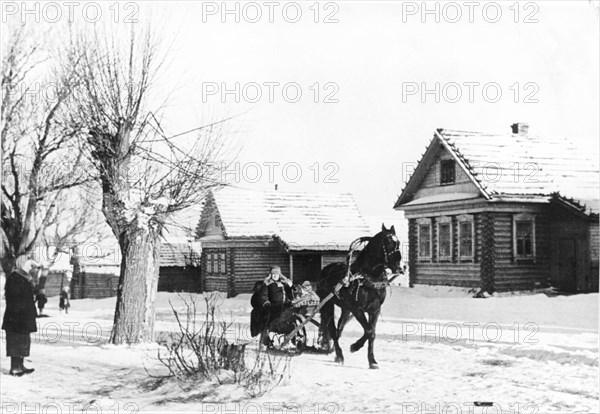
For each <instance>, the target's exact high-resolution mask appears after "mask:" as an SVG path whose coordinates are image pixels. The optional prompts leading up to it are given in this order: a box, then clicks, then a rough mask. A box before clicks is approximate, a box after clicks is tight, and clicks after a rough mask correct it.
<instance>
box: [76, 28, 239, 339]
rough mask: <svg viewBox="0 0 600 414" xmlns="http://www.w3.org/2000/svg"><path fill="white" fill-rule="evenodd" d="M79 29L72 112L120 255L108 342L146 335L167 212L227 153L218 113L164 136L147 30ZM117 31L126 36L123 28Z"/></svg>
mask: <svg viewBox="0 0 600 414" xmlns="http://www.w3.org/2000/svg"><path fill="white" fill-rule="evenodd" d="M125 37H126V38H127V41H125V42H120V41H119V40H118V38H117V35H115V34H112V35H99V34H98V33H95V34H94V35H89V34H88V35H87V36H85V35H81V36H80V37H79V38H78V39H79V40H78V41H77V43H76V44H75V45H74V46H75V48H76V49H77V53H74V55H77V54H78V53H82V54H83V56H84V57H83V59H82V60H81V62H80V64H79V65H78V68H79V69H78V70H79V72H80V74H81V79H82V93H81V97H80V99H79V100H78V101H79V103H80V105H79V111H78V116H79V117H80V122H81V123H82V124H83V125H85V126H86V127H87V128H88V130H89V134H88V135H87V138H86V140H85V143H86V148H87V150H86V151H87V154H88V155H89V157H90V160H91V162H92V163H93V165H94V166H95V167H96V169H97V172H98V176H99V179H100V184H101V188H102V211H103V213H104V216H105V218H106V221H107V222H108V224H109V226H110V227H111V229H112V232H113V233H114V235H115V237H116V238H117V240H118V242H119V246H120V249H121V255H122V263H121V274H120V279H119V286H118V290H117V304H116V309H115V317H114V326H113V331H112V335H111V341H112V342H113V343H116V344H119V343H124V342H126V343H137V342H142V341H151V340H152V339H153V336H154V313H155V307H154V301H155V298H156V291H157V284H158V270H159V252H160V244H161V236H162V231H163V228H164V225H165V222H166V220H167V219H168V218H169V217H170V216H172V215H173V214H174V213H176V212H178V211H180V210H182V209H185V208H187V207H189V206H191V205H193V204H196V203H199V202H201V200H202V199H203V198H204V196H205V194H206V193H207V191H208V190H209V189H211V188H215V187H218V186H220V185H221V182H220V180H219V175H218V169H215V168H214V165H215V163H216V162H220V161H221V157H223V156H224V155H226V152H227V151H225V144H224V140H223V125H224V122H223V121H222V122H215V123H211V124H209V125H206V126H203V127H199V128H197V129H196V137H195V139H191V140H190V139H189V138H191V136H190V135H189V134H179V135H176V136H171V137H168V136H167V134H166V133H165V132H164V131H163V129H162V127H161V125H160V122H159V121H158V119H157V116H158V115H156V116H155V114H160V113H161V110H162V108H163V107H162V105H158V104H155V106H154V107H152V108H150V107H151V106H152V105H153V103H152V101H151V92H152V91H153V90H155V87H156V84H154V82H155V80H156V76H157V72H158V71H159V70H160V69H161V65H162V64H163V62H164V60H161V55H160V54H159V47H158V44H157V43H156V42H155V39H154V38H153V36H152V35H151V33H150V31H145V32H143V33H142V30H137V29H136V30H133V29H132V30H131V31H130V32H129V33H128V35H127V36H125ZM121 38H123V36H122V37H121Z"/></svg>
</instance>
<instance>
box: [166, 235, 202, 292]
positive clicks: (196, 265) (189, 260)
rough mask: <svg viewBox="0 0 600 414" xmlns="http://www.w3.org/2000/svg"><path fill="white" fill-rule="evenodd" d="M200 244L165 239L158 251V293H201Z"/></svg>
mask: <svg viewBox="0 0 600 414" xmlns="http://www.w3.org/2000/svg"><path fill="white" fill-rule="evenodd" d="M201 251H202V249H201V248H200V243H198V242H195V241H191V240H185V239H183V240H182V239H180V240H177V239H167V240H165V241H163V242H162V245H161V249H160V268H159V271H158V291H159V292H201V291H202V290H201V289H202V285H201V274H200V255H201Z"/></svg>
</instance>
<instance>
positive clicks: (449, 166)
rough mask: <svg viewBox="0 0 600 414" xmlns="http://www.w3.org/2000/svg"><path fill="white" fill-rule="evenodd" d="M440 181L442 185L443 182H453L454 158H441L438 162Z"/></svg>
mask: <svg viewBox="0 0 600 414" xmlns="http://www.w3.org/2000/svg"><path fill="white" fill-rule="evenodd" d="M440 170H441V171H440V178H441V179H440V183H441V184H442V185H445V184H454V181H455V180H456V178H455V172H456V171H455V170H456V167H455V162H454V160H442V162H441V164H440Z"/></svg>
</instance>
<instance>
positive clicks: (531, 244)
mask: <svg viewBox="0 0 600 414" xmlns="http://www.w3.org/2000/svg"><path fill="white" fill-rule="evenodd" d="M513 240H514V243H513V253H514V257H515V258H516V259H533V258H535V216H533V215H532V214H516V215H515V216H514V218H513Z"/></svg>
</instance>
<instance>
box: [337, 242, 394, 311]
mask: <svg viewBox="0 0 600 414" xmlns="http://www.w3.org/2000/svg"><path fill="white" fill-rule="evenodd" d="M368 239H370V238H365V237H360V238H358V239H356V240H354V241H353V242H352V244H351V245H350V251H349V253H348V258H347V267H348V270H347V273H346V276H345V277H344V279H343V281H342V283H343V284H344V286H346V287H349V286H350V285H351V284H353V286H352V288H351V294H352V296H354V298H355V300H357V301H358V292H359V290H360V288H361V287H365V288H368V289H375V290H379V289H385V288H387V287H388V286H390V282H389V281H388V280H387V279H386V280H383V281H381V282H373V281H372V280H370V279H369V278H368V277H366V276H365V275H364V274H363V273H356V274H353V273H352V271H351V270H350V264H351V263H352V256H353V254H354V251H355V250H357V248H358V246H359V245H360V244H362V243H364V242H365V241H368ZM394 241H396V240H394ZM398 244H399V243H396V248H395V249H394V250H393V251H392V252H388V251H387V249H386V247H385V243H383V246H382V247H383V254H384V258H385V264H386V265H387V261H388V258H389V257H390V256H391V255H392V254H394V253H395V252H397V251H399V246H398ZM386 268H387V266H386ZM336 296H338V295H337V294H336Z"/></svg>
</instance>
